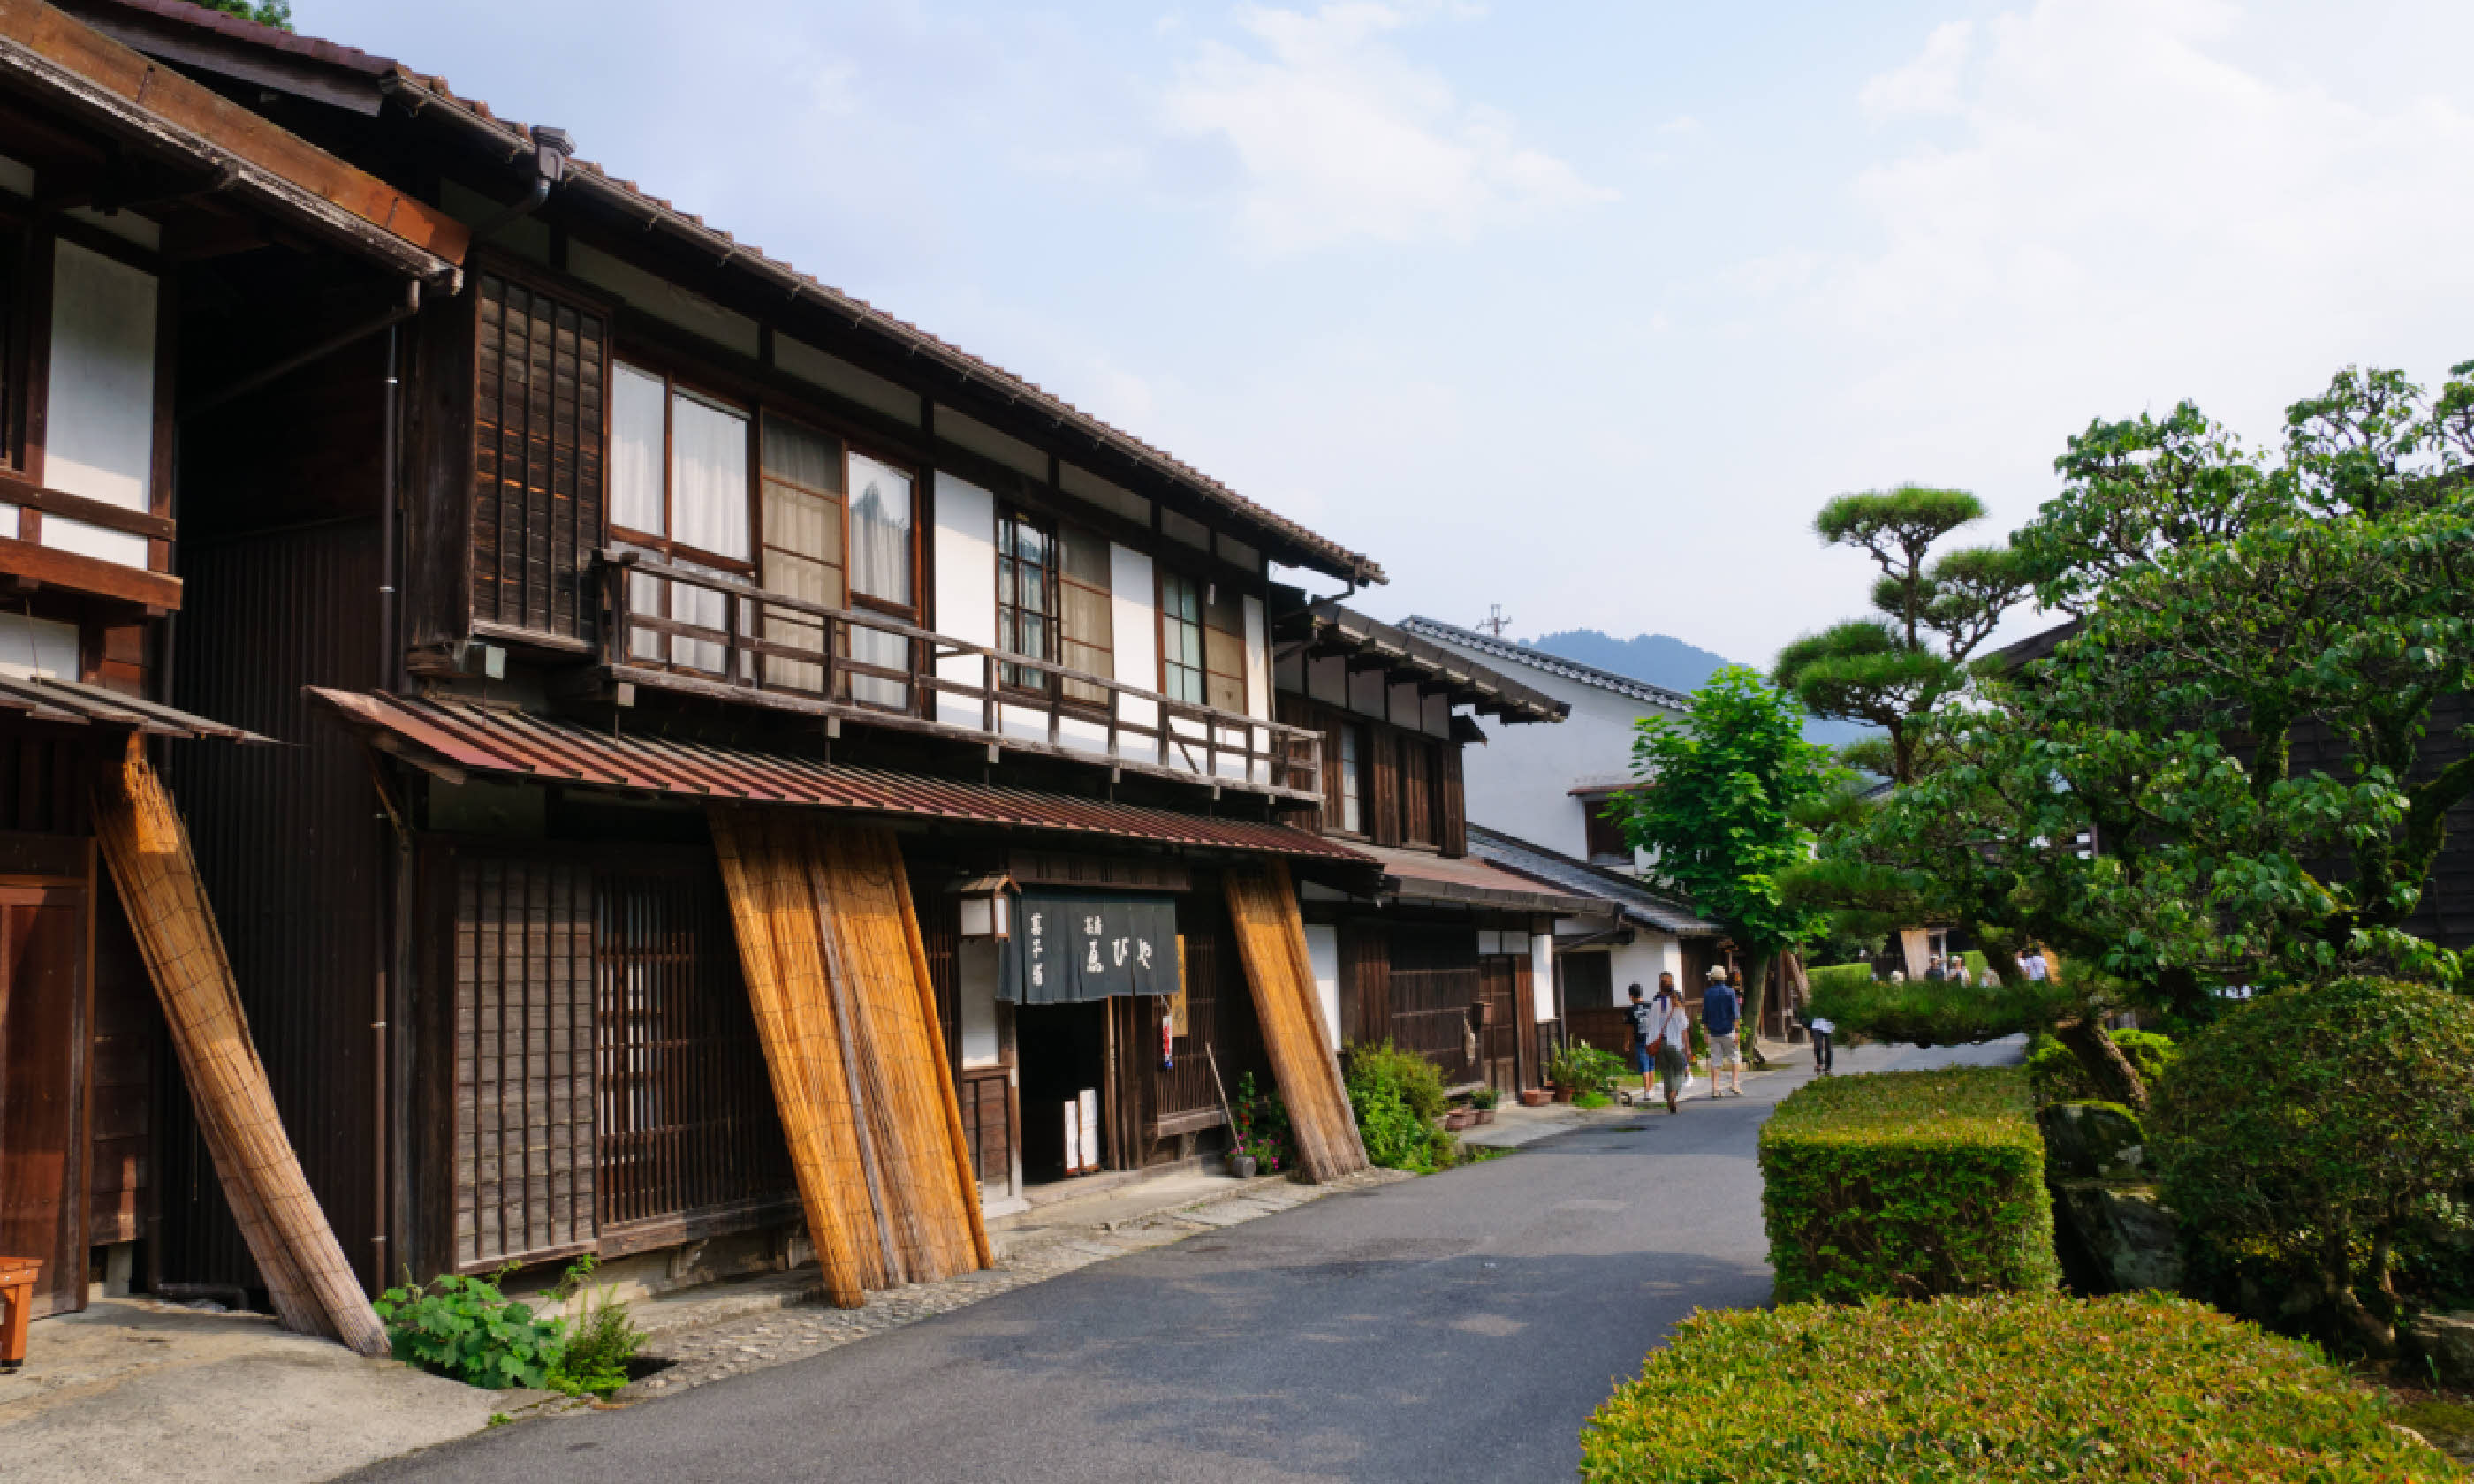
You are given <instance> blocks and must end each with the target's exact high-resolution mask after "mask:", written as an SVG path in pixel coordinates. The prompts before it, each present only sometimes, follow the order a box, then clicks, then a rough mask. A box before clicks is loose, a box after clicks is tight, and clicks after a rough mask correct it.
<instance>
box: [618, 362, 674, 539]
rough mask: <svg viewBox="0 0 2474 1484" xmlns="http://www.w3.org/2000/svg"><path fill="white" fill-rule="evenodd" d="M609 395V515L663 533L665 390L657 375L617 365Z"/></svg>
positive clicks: (632, 528) (649, 533)
mask: <svg viewBox="0 0 2474 1484" xmlns="http://www.w3.org/2000/svg"><path fill="white" fill-rule="evenodd" d="M611 394H612V395H611V405H610V518H611V520H612V521H614V522H615V523H617V524H618V525H622V526H625V527H626V528H627V529H628V530H630V531H642V532H643V533H644V534H645V535H647V536H667V535H668V534H669V532H668V526H667V521H665V520H664V519H663V508H664V502H663V498H662V416H663V408H664V406H665V398H667V395H668V393H667V390H666V389H665V388H664V387H663V385H662V378H661V377H659V376H653V375H647V374H646V373H644V372H643V371H638V370H637V369H636V368H634V367H632V366H621V367H619V368H618V379H617V381H616V383H615V384H614V385H613V387H612V389H611Z"/></svg>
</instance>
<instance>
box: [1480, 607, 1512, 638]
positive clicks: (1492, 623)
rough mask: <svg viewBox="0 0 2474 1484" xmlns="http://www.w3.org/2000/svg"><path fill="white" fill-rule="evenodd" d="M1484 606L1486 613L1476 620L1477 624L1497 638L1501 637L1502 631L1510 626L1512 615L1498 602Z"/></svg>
mask: <svg viewBox="0 0 2474 1484" xmlns="http://www.w3.org/2000/svg"><path fill="white" fill-rule="evenodd" d="M1486 607H1487V615H1486V616H1485V617H1484V618H1481V619H1479V620H1478V621H1477V626H1478V627H1479V628H1481V629H1484V630H1485V631H1486V632H1487V633H1489V634H1493V635H1494V636H1495V637H1496V638H1498V639H1499V638H1501V637H1503V631H1504V630H1506V629H1509V628H1511V627H1512V615H1511V614H1509V613H1507V612H1505V611H1504V610H1503V605H1502V604H1500V603H1490V604H1488V605H1487V606H1486Z"/></svg>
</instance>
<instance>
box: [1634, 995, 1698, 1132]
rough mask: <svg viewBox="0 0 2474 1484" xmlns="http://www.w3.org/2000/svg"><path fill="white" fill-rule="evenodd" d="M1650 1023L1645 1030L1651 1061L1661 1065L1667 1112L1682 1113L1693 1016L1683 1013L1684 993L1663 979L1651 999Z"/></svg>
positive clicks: (1659, 1071)
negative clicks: (1683, 1089) (1681, 1104)
mask: <svg viewBox="0 0 2474 1484" xmlns="http://www.w3.org/2000/svg"><path fill="white" fill-rule="evenodd" d="M1647 1018H1648V1021H1649V1023H1648V1025H1647V1027H1646V1028H1645V1029H1644V1031H1643V1032H1642V1036H1643V1041H1644V1043H1645V1044H1646V1045H1647V1046H1648V1048H1649V1055H1650V1060H1651V1062H1652V1064H1653V1065H1656V1066H1657V1067H1658V1080H1659V1082H1660V1083H1661V1084H1662V1085H1663V1086H1664V1088H1665V1089H1666V1111H1667V1112H1668V1113H1682V1112H1683V1111H1684V1110H1683V1109H1682V1108H1681V1107H1680V1106H1678V1104H1679V1100H1680V1098H1681V1095H1682V1094H1681V1089H1682V1087H1683V1084H1684V1076H1685V1073H1686V1071H1687V1070H1689V1069H1690V1067H1691V1065H1692V1059H1691V1052H1690V1050H1689V1049H1688V1048H1689V1046H1690V1043H1691V1039H1692V1020H1691V1017H1688V1016H1686V1014H1685V1013H1684V996H1683V995H1682V994H1679V993H1676V990H1675V986H1674V985H1672V984H1670V983H1667V982H1665V981H1664V980H1663V979H1661V982H1660V983H1659V986H1658V997H1657V998H1656V999H1654V1000H1652V1001H1650V1005H1649V1015H1648V1017H1647Z"/></svg>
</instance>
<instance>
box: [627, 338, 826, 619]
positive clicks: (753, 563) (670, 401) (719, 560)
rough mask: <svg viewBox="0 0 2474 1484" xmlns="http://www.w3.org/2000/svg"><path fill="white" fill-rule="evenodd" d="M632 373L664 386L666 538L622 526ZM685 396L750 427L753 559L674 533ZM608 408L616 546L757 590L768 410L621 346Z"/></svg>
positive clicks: (748, 501)
mask: <svg viewBox="0 0 2474 1484" xmlns="http://www.w3.org/2000/svg"><path fill="white" fill-rule="evenodd" d="M629 371H635V372H637V373H638V374H641V375H645V376H656V377H659V378H660V379H661V382H662V460H661V469H662V525H663V527H664V534H662V535H660V536H655V535H653V534H652V533H651V532H648V531H644V530H641V529H639V528H637V527H635V526H627V525H621V524H619V522H618V491H617V489H616V488H615V486H616V485H617V483H618V468H617V465H618V459H617V457H616V455H617V453H618V384H619V378H620V377H622V376H624V375H626V374H627V373H628V372H629ZM681 395H686V396H688V397H689V398H691V400H695V401H701V402H704V403H706V404H707V405H708V406H711V407H713V408H715V409H716V410H717V411H721V412H725V413H736V414H738V415H739V416H740V418H741V419H743V420H744V421H745V423H746V436H745V439H744V442H745V443H746V451H747V459H746V463H745V465H744V466H743V467H744V468H745V469H746V478H745V479H744V480H743V481H742V483H743V484H744V485H745V487H746V488H745V489H744V490H743V491H741V494H740V498H741V499H742V500H743V501H744V502H745V505H746V515H747V551H748V554H747V555H746V556H744V557H726V556H723V555H722V554H720V553H719V552H716V551H710V550H707V549H706V548H704V547H701V546H691V545H689V544H688V543H687V542H685V541H682V540H680V539H678V538H677V537H675V536H673V535H670V534H669V533H670V532H674V531H676V530H677V529H678V524H679V517H678V506H677V499H678V491H677V489H676V488H675V487H674V485H673V483H672V474H673V472H674V470H673V468H672V464H673V461H674V459H675V457H676V453H677V428H676V424H677V417H676V405H675V404H676V402H677V400H678V398H679V397H680V396H681ZM602 406H603V407H605V408H606V409H607V412H606V414H605V416H606V417H607V418H608V419H609V427H608V428H607V430H605V432H604V433H603V435H602V454H601V457H602V460H603V465H604V469H605V472H604V474H603V478H604V480H605V481H606V482H607V483H608V484H609V485H610V486H611V487H613V488H610V489H608V490H606V491H605V492H604V493H603V495H602V508H603V510H604V512H605V514H604V516H603V518H604V519H605V521H606V522H607V523H608V529H609V533H610V539H612V540H614V541H622V542H625V543H626V544H627V545H630V546H636V547H641V548H643V550H645V551H648V552H652V553H654V554H655V555H658V556H660V557H661V558H662V559H663V560H665V561H672V562H675V561H682V560H683V561H687V562H694V563H695V564H697V565H699V566H708V567H713V568H716V569H717V570H722V571H732V572H737V573H738V574H740V575H741V576H744V577H746V578H748V579H749V581H750V583H751V585H753V584H754V583H755V582H756V580H757V579H758V577H759V575H760V573H761V572H762V570H763V567H762V563H761V561H760V559H759V554H760V553H762V552H763V551H764V496H763V488H764V441H763V438H762V436H761V426H760V425H761V423H762V421H763V419H764V407H763V406H762V405H761V404H760V403H758V402H757V401H756V399H755V398H752V397H750V398H740V397H736V396H732V395H728V394H726V393H722V392H713V391H706V390H705V389H704V388H703V387H701V386H699V385H698V384H697V382H696V381H695V379H694V378H692V377H689V376H682V375H681V374H679V373H678V372H677V371H674V370H672V369H671V368H670V367H669V366H667V365H665V364H664V363H663V362H662V361H661V360H659V359H658V358H654V359H651V360H649V361H647V360H646V359H643V358H639V357H636V356H632V355H630V354H628V353H627V352H626V350H625V349H621V348H618V347H614V348H613V350H612V352H611V356H610V395H608V396H607V397H606V398H604V400H603V402H602ZM843 524H844V528H845V535H847V528H848V524H849V517H848V516H847V515H845V516H844V517H843Z"/></svg>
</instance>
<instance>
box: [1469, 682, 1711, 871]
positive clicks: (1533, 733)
mask: <svg viewBox="0 0 2474 1484" xmlns="http://www.w3.org/2000/svg"><path fill="white" fill-rule="evenodd" d="M1432 642H1435V643H1439V644H1442V645H1443V647H1444V648H1446V649H1450V650H1454V651H1455V652H1457V653H1459V654H1461V655H1464V656H1466V657H1467V658H1469V659H1471V660H1474V661H1476V662H1477V663H1479V664H1483V665H1488V666H1491V667H1492V668H1494V669H1498V670H1501V671H1502V672H1503V673H1505V674H1506V675H1509V676H1511V677H1512V678H1513V679H1515V680H1516V681H1518V682H1521V683H1522V684H1524V685H1527V686H1528V687H1530V688H1531V689H1532V690H1538V691H1543V692H1544V693H1545V694H1547V695H1550V696H1553V697H1554V698H1555V699H1557V700H1559V701H1564V702H1568V703H1570V705H1571V707H1572V714H1571V715H1570V716H1568V717H1566V718H1564V720H1563V721H1561V722H1524V723H1520V724H1516V725H1514V724H1507V723H1504V722H1499V721H1496V720H1494V719H1493V718H1491V717H1489V718H1482V719H1481V720H1480V723H1479V725H1480V726H1482V727H1483V728H1484V729H1485V730H1486V745H1485V746H1484V747H1467V748H1463V749H1462V750H1461V768H1462V772H1463V777H1464V778H1465V780H1466V784H1467V790H1468V817H1469V819H1470V821H1471V822H1472V823H1474V824H1479V825H1484V826H1487V827H1489V828H1491V829H1499V830H1502V831H1503V832H1504V833H1505V834H1508V835H1513V836H1516V837H1517V838H1519V839H1522V840H1528V841H1533V842H1535V843H1536V844H1539V845H1542V846H1544V847H1546V848H1547V849H1548V850H1561V851H1562V852H1564V854H1566V855H1575V856H1582V857H1586V856H1587V855H1588V854H1589V833H1588V831H1589V816H1588V814H1587V812H1586V811H1585V810H1584V808H1583V805H1582V802H1581V801H1580V800H1578V799H1575V798H1573V797H1572V790H1573V789H1574V788H1575V787H1578V786H1582V785H1585V784H1588V785H1604V784H1608V783H1619V782H1624V781H1627V780H1629V779H1630V778H1631V777H1632V743H1633V737H1634V734H1635V733H1634V724H1635V723H1637V722H1638V721H1639V720H1640V719H1641V718H1643V717H1646V716H1672V715H1680V714H1681V713H1680V712H1676V711H1670V710H1668V709H1667V708H1665V707H1663V706H1655V705H1652V704H1651V703H1649V702H1646V701H1636V700H1634V699H1633V698H1632V697H1630V696H1624V695H1618V694H1616V693H1615V692H1613V691H1611V690H1602V689H1600V688H1598V687H1597V686H1595V685H1589V684H1584V683H1583V682H1579V681H1574V680H1567V679H1565V678H1564V677H1563V676H1560V675H1550V674H1548V673H1547V672H1545V671H1543V670H1537V669H1532V668H1530V667H1529V666H1527V665H1524V664H1520V663H1517V662H1516V661H1511V660H1506V659H1504V658H1500V657H1499V656H1493V655H1487V654H1482V653H1479V652H1478V651H1476V650H1471V649H1467V648H1464V647H1462V646H1460V645H1456V644H1453V643H1452V642H1451V641H1450V640H1448V639H1436V640H1433V641H1432Z"/></svg>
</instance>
